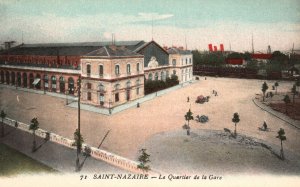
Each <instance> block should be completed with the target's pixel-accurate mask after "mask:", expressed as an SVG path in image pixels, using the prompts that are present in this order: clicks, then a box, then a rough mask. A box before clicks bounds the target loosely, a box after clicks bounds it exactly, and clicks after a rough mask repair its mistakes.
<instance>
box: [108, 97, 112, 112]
mask: <svg viewBox="0 0 300 187" xmlns="http://www.w3.org/2000/svg"><path fill="white" fill-rule="evenodd" d="M111 103H112V102H111V99H109V101H108V111H109V114H111V108H110V106H111Z"/></svg>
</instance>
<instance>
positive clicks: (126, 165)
mask: <svg viewBox="0 0 300 187" xmlns="http://www.w3.org/2000/svg"><path fill="white" fill-rule="evenodd" d="M3 122H4V123H5V124H7V125H9V126H12V127H15V122H16V120H13V119H10V118H4V121H3ZM17 128H18V129H20V130H22V131H25V132H28V133H31V132H32V131H31V130H29V125H27V124H25V123H22V122H18V127H17ZM35 134H36V135H37V136H39V137H41V138H49V140H50V141H52V142H55V143H58V144H60V145H63V146H66V147H69V148H72V149H76V146H74V142H75V140H71V139H68V138H64V137H62V136H60V135H58V134H55V133H52V132H48V131H45V130H43V129H41V128H39V129H38V130H36V131H35ZM85 147H90V148H91V153H90V155H91V156H92V157H93V158H95V159H98V160H102V161H105V162H107V163H109V164H112V165H114V166H117V167H120V168H122V169H125V170H128V171H131V172H134V173H144V171H143V170H141V169H140V168H138V165H139V163H138V162H136V161H133V160H129V159H127V158H124V157H121V156H119V155H116V154H113V153H110V152H108V151H105V150H102V149H98V148H96V147H91V146H89V145H87V144H84V143H83V144H82V151H84V150H85ZM150 173H152V174H153V173H156V174H157V173H161V172H158V171H154V170H152V171H150Z"/></svg>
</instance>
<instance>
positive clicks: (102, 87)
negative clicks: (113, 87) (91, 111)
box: [99, 83, 104, 92]
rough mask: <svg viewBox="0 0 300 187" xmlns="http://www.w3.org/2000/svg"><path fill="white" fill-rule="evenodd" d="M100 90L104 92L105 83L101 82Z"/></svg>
mask: <svg viewBox="0 0 300 187" xmlns="http://www.w3.org/2000/svg"><path fill="white" fill-rule="evenodd" d="M99 91H100V92H104V85H103V84H101V83H100V84H99Z"/></svg>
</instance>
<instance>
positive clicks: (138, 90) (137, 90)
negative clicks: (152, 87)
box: [136, 87, 140, 95]
mask: <svg viewBox="0 0 300 187" xmlns="http://www.w3.org/2000/svg"><path fill="white" fill-rule="evenodd" d="M139 94H140V88H139V87H137V88H136V95H139Z"/></svg>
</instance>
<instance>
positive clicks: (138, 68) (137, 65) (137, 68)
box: [136, 63, 140, 72]
mask: <svg viewBox="0 0 300 187" xmlns="http://www.w3.org/2000/svg"><path fill="white" fill-rule="evenodd" d="M136 71H137V72H139V71H140V63H137V64H136Z"/></svg>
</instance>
